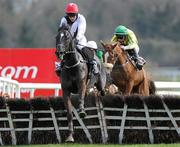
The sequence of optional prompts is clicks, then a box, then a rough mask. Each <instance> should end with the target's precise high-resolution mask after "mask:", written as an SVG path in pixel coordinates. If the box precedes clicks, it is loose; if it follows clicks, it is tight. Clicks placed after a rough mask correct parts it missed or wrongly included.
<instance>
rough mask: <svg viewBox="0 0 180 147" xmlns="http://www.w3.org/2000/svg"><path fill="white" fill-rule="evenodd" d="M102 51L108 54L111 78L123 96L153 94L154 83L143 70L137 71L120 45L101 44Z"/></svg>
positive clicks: (154, 89)
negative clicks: (111, 65) (110, 64)
mask: <svg viewBox="0 0 180 147" xmlns="http://www.w3.org/2000/svg"><path fill="white" fill-rule="evenodd" d="M101 44H102V46H103V47H104V49H105V50H106V51H107V52H108V53H110V56H109V57H111V58H110V59H111V63H114V64H113V68H112V71H111V78H112V81H113V83H114V84H115V85H116V86H117V87H118V89H119V91H121V92H122V94H123V95H130V94H132V93H138V94H141V95H144V96H148V95H149V94H154V93H155V91H156V88H155V85H154V82H153V81H151V80H149V77H148V76H147V73H146V71H145V70H144V68H143V69H142V70H138V69H137V68H136V67H135V65H134V63H133V61H131V59H130V58H129V55H128V53H127V52H126V51H124V50H123V49H121V47H120V43H112V42H111V43H103V42H101Z"/></svg>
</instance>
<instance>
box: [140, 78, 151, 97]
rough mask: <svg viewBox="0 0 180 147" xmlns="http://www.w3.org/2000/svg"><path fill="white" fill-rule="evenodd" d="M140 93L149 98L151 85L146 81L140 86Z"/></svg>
mask: <svg viewBox="0 0 180 147" xmlns="http://www.w3.org/2000/svg"><path fill="white" fill-rule="evenodd" d="M139 93H140V94H142V95H144V96H149V83H148V81H147V80H144V82H143V83H142V84H141V85H140V87H139Z"/></svg>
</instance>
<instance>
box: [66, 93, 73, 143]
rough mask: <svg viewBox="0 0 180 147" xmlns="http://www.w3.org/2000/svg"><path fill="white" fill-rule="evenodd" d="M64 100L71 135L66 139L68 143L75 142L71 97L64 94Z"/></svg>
mask: <svg viewBox="0 0 180 147" xmlns="http://www.w3.org/2000/svg"><path fill="white" fill-rule="evenodd" d="M63 98H64V104H65V107H66V110H67V121H68V128H69V134H68V137H67V138H66V142H74V138H73V134H74V129H73V114H72V103H71V100H70V96H65V95H64V94H63Z"/></svg>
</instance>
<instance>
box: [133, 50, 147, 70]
mask: <svg viewBox="0 0 180 147" xmlns="http://www.w3.org/2000/svg"><path fill="white" fill-rule="evenodd" d="M132 57H133V60H134V61H135V63H136V67H137V69H139V70H142V67H143V65H144V64H145V63H146V61H145V60H144V59H143V58H142V57H140V56H139V55H138V53H137V52H136V51H135V50H133V52H132Z"/></svg>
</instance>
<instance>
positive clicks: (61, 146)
mask: <svg viewBox="0 0 180 147" xmlns="http://www.w3.org/2000/svg"><path fill="white" fill-rule="evenodd" d="M4 147H12V146H4ZM13 147H180V144H141V145H139V144H136V145H119V144H109V145H103V144H47V145H18V146H13Z"/></svg>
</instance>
